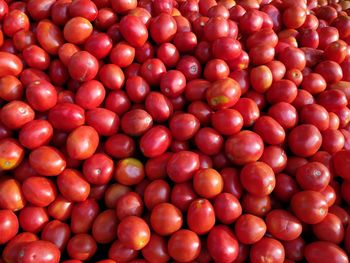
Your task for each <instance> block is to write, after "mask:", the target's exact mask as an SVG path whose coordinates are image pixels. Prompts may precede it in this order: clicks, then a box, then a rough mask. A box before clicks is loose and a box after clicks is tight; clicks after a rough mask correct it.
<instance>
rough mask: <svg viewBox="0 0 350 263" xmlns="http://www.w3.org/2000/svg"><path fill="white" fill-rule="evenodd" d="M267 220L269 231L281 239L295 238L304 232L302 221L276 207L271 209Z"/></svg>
mask: <svg viewBox="0 0 350 263" xmlns="http://www.w3.org/2000/svg"><path fill="white" fill-rule="evenodd" d="M265 220H266V225H267V230H268V232H269V233H271V234H272V235H273V236H274V237H276V238H278V239H280V240H284V241H290V240H294V239H296V238H298V237H299V236H300V234H301V232H302V224H301V222H300V221H299V220H298V219H297V218H296V217H294V216H293V215H292V214H290V213H289V212H287V211H284V210H280V209H276V210H272V211H270V212H269V213H268V214H267V216H266V219H265ZM285 226H287V227H285Z"/></svg>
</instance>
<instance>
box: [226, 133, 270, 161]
mask: <svg viewBox="0 0 350 263" xmlns="http://www.w3.org/2000/svg"><path fill="white" fill-rule="evenodd" d="M263 149H264V144H263V141H262V139H261V137H260V136H259V135H258V134H256V133H254V132H251V131H241V132H239V133H237V134H235V135H233V136H231V137H229V138H228V139H227V140H226V143H225V152H226V155H227V157H228V158H229V159H230V160H231V161H232V162H233V163H235V164H238V165H242V164H246V163H248V162H254V161H257V160H258V159H259V158H260V157H261V155H262V154H263Z"/></svg>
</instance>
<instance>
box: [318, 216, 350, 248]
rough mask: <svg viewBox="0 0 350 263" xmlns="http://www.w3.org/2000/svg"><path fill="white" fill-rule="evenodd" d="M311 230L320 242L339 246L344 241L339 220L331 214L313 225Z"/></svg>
mask: <svg viewBox="0 0 350 263" xmlns="http://www.w3.org/2000/svg"><path fill="white" fill-rule="evenodd" d="M312 230H313V232H314V234H315V235H316V236H317V238H318V239H319V240H321V241H329V242H332V243H335V244H339V243H340V242H341V241H342V240H343V239H344V227H343V225H342V222H341V220H340V218H339V217H338V216H336V215H334V214H332V213H328V214H327V216H326V217H325V218H324V219H323V221H321V222H320V223H318V224H315V225H313V227H312Z"/></svg>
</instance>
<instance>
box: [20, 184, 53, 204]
mask: <svg viewBox="0 0 350 263" xmlns="http://www.w3.org/2000/svg"><path fill="white" fill-rule="evenodd" d="M22 191H23V194H24V197H25V198H26V199H27V201H29V202H30V203H32V204H33V205H36V206H40V207H45V206H48V205H49V204H50V203H52V202H53V201H54V200H55V199H56V195H57V190H56V187H55V185H54V184H53V182H52V181H50V180H49V179H47V178H45V177H29V178H27V179H26V180H25V181H24V182H23V184H22Z"/></svg>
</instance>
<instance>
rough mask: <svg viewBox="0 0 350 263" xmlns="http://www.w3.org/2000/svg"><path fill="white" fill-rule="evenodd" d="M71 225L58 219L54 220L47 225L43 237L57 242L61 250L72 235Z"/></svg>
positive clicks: (54, 242)
mask: <svg viewBox="0 0 350 263" xmlns="http://www.w3.org/2000/svg"><path fill="white" fill-rule="evenodd" d="M70 233H71V231H70V229H69V226H68V225H67V224H65V223H62V222H60V221H58V220H52V221H50V222H49V223H47V224H46V225H45V227H44V228H43V231H42V233H41V239H42V240H45V241H50V242H52V243H53V244H55V245H56V246H57V247H58V248H59V249H60V250H61V251H62V250H63V249H64V248H65V247H66V245H67V243H68V240H69V237H70Z"/></svg>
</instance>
